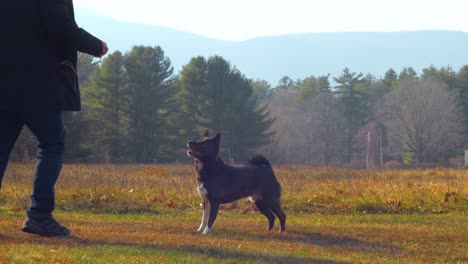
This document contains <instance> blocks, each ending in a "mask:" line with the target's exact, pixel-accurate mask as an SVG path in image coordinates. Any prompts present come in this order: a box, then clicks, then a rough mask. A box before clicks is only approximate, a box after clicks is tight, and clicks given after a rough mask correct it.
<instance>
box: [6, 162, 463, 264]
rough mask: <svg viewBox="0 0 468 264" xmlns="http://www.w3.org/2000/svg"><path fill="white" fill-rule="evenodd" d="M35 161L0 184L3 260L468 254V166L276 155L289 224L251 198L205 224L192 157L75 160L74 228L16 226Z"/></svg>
mask: <svg viewBox="0 0 468 264" xmlns="http://www.w3.org/2000/svg"><path fill="white" fill-rule="evenodd" d="M32 169H33V165H32V164H29V165H22V164H13V165H11V166H10V167H9V169H8V170H7V174H6V175H5V179H4V186H3V189H2V190H1V195H0V263H41V262H42V263H295V264H297V263H467V262H468V254H467V253H466V252H468V233H467V231H466V230H467V229H468V224H467V223H468V221H467V220H468V218H467V216H466V212H467V206H468V193H467V185H468V180H467V176H468V171H463V170H450V169H435V170H408V171H403V170H391V171H379V170H370V171H364V170H350V169H335V168H315V167H308V166H299V165H297V166H293V165H291V166H278V167H275V172H276V174H277V176H278V178H279V180H280V182H281V183H282V185H283V192H284V193H283V207H284V211H285V212H286V214H287V215H288V219H287V230H288V231H287V232H285V233H281V234H280V233H277V232H276V229H277V228H278V223H277V225H276V226H275V231H274V232H267V231H266V228H267V221H266V219H265V218H264V217H263V216H262V215H261V214H260V213H259V212H256V211H255V208H254V207H253V206H252V204H250V203H249V202H247V201H243V200H242V201H239V202H237V203H233V204H228V205H226V206H224V207H223V208H222V210H221V212H220V215H219V217H218V220H217V222H216V224H215V229H214V231H213V233H212V234H210V235H208V236H201V235H199V234H198V233H196V232H195V231H194V230H195V229H196V228H197V227H198V225H199V222H200V218H201V208H200V198H199V197H198V194H197V192H196V190H195V184H196V181H195V177H194V173H193V170H192V168H191V167H190V166H185V165H164V166H156V165H154V166H151V165H67V166H65V167H64V170H63V173H62V175H61V178H60V181H59V183H58V184H57V211H56V214H55V215H56V217H57V218H58V219H59V220H60V221H61V222H63V223H64V224H65V225H67V226H69V227H71V229H72V234H73V235H72V236H71V237H70V238H65V239H45V238H39V237H36V236H31V235H27V234H23V233H22V232H20V231H19V227H20V226H21V224H22V221H23V220H24V209H25V208H26V207H27V205H28V203H29V194H30V190H31V182H32V177H31V175H32V173H33V172H32Z"/></svg>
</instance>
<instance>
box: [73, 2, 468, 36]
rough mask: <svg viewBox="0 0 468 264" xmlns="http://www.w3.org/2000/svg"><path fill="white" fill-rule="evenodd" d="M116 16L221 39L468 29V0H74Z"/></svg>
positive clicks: (76, 4)
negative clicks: (305, 34)
mask: <svg viewBox="0 0 468 264" xmlns="http://www.w3.org/2000/svg"><path fill="white" fill-rule="evenodd" d="M74 3H75V6H80V7H84V8H87V9H89V10H93V11H96V12H98V13H100V14H103V15H106V16H109V17H112V18H115V19H117V20H122V21H127V22H136V23H142V24H149V25H156V26H163V27H168V28H173V29H178V30H182V31H187V32H192V33H195V34H199V35H202V36H206V37H210V38H213V39H219V40H239V41H240V40H246V39H251V38H256V37H263V36H278V35H286V34H295V33H308V32H356V31H403V30H425V29H439V30H455V31H464V32H468V15H467V12H468V0H386V1H384V0H318V1H317V0H308V1H307V0H229V1H228V0H165V1H160V0H74Z"/></svg>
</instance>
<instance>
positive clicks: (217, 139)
mask: <svg viewBox="0 0 468 264" xmlns="http://www.w3.org/2000/svg"><path fill="white" fill-rule="evenodd" d="M213 140H214V144H215V148H216V152H217V154H218V155H219V147H220V145H221V133H217V134H216V136H215V137H214V138H213Z"/></svg>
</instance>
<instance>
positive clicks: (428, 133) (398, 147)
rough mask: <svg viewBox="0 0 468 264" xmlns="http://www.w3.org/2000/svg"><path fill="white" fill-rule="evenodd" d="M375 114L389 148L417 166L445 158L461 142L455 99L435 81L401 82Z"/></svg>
mask: <svg viewBox="0 0 468 264" xmlns="http://www.w3.org/2000/svg"><path fill="white" fill-rule="evenodd" d="M377 111H378V112H379V118H380V119H381V121H383V123H384V124H385V126H386V127H387V129H388V133H389V145H390V149H392V150H393V151H395V152H396V153H399V154H401V155H402V154H403V153H408V152H409V153H412V154H413V155H414V161H415V162H416V163H421V162H432V161H440V160H443V159H446V158H447V157H448V156H449V155H450V154H451V153H453V151H454V149H456V148H457V147H458V146H460V144H461V143H462V132H463V130H462V116H461V111H460V108H459V102H458V99H457V97H456V95H455V93H453V92H452V91H450V90H449V89H448V87H447V85H445V84H444V83H443V82H441V81H440V80H437V79H435V78H428V79H424V80H416V79H406V80H402V81H400V83H399V84H398V85H397V87H396V89H395V90H394V91H393V92H392V93H390V94H389V95H387V96H386V97H385V100H384V103H383V105H382V106H380V107H379V109H377Z"/></svg>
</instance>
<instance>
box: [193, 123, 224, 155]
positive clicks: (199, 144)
mask: <svg viewBox="0 0 468 264" xmlns="http://www.w3.org/2000/svg"><path fill="white" fill-rule="evenodd" d="M209 133H210V132H209V131H208V130H207V131H206V132H205V134H204V135H203V137H201V138H200V139H198V140H189V142H188V143H187V155H189V156H190V157H192V158H194V159H198V160H201V161H203V160H209V159H212V158H216V157H217V156H218V155H219V144H220V142H221V134H220V133H217V134H216V136H214V137H212V138H211V137H210V135H209Z"/></svg>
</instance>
